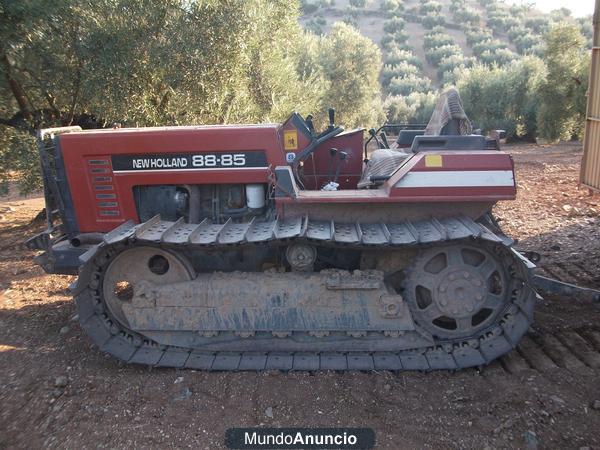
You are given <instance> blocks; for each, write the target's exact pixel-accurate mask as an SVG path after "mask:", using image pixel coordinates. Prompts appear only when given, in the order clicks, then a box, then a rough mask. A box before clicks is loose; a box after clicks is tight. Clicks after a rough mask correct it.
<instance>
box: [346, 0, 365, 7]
mask: <svg viewBox="0 0 600 450" xmlns="http://www.w3.org/2000/svg"><path fill="white" fill-rule="evenodd" d="M348 3H349V4H350V6H354V7H355V8H365V7H366V6H367V0H349V2H348Z"/></svg>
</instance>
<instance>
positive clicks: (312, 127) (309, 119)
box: [305, 114, 315, 134]
mask: <svg viewBox="0 0 600 450" xmlns="http://www.w3.org/2000/svg"><path fill="white" fill-rule="evenodd" d="M305 122H306V125H307V126H308V131H310V134H315V124H314V123H313V115H312V114H309V115H308V116H306V119H305Z"/></svg>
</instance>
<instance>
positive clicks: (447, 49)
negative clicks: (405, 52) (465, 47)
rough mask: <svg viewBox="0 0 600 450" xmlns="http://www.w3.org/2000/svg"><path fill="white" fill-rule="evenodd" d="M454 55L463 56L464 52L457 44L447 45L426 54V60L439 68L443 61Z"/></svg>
mask: <svg viewBox="0 0 600 450" xmlns="http://www.w3.org/2000/svg"><path fill="white" fill-rule="evenodd" d="M453 55H458V56H461V55H462V50H461V49H460V47H459V46H458V45H456V44H446V45H442V46H440V47H436V48H434V49H431V50H428V51H427V52H425V58H426V59H427V61H429V63H430V64H432V65H434V66H437V65H438V64H439V63H440V61H441V60H442V59H445V58H448V57H450V56H453Z"/></svg>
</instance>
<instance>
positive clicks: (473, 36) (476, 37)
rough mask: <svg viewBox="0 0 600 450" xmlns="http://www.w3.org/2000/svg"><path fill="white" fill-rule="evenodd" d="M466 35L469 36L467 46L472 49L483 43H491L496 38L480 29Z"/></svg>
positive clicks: (469, 31) (467, 32) (470, 31)
mask: <svg viewBox="0 0 600 450" xmlns="http://www.w3.org/2000/svg"><path fill="white" fill-rule="evenodd" d="M465 35H466V36H467V45H469V46H471V47H472V46H474V45H475V44H479V43H481V42H485V41H491V40H492V39H493V38H494V36H492V34H491V33H490V32H489V31H484V30H482V29H480V28H476V29H472V30H468V31H466V32H465Z"/></svg>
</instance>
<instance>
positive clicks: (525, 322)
mask: <svg viewBox="0 0 600 450" xmlns="http://www.w3.org/2000/svg"><path fill="white" fill-rule="evenodd" d="M234 225H235V229H236V230H238V232H234ZM183 227H185V231H183V230H182V228H183ZM207 227H209V228H207ZM253 229H254V230H256V232H257V233H258V232H259V231H260V232H261V236H262V239H260V240H256V239H252V235H250V234H249V233H250V230H253ZM366 229H371V230H379V231H380V232H381V235H378V236H380V237H381V239H375V238H376V237H377V236H375V234H374V232H372V233H370V236H368V237H367V234H369V233H364V232H363V231H362V230H366ZM199 230H201V231H199ZM227 230H229V231H227ZM240 230H241V231H240ZM261 230H262V231H261ZM277 230H279V231H277ZM282 230H283V231H282ZM311 230H313V232H311ZM314 230H316V231H314ZM323 230H325V231H323ZM340 230H343V232H342V231H340ZM359 230H361V232H360V233H359V232H358V231H359ZM385 230H388V232H387V233H386V232H385ZM390 230H392V231H394V232H393V233H392V232H391V231H390ZM400 231H402V233H400ZM176 232H177V233H176ZM175 236H177V238H175ZM348 236H350V237H348ZM393 236H396V237H397V238H399V237H400V236H403V238H402V239H403V241H402V242H399V241H398V240H397V241H396V243H394V241H393V238H392V237H393ZM383 237H385V239H383ZM296 239H299V240H301V239H306V240H313V241H315V240H316V241H319V242H320V243H327V244H328V245H332V246H347V245H348V244H354V245H355V246H357V247H364V246H368V247H367V248H373V246H375V247H377V246H379V247H392V248H396V249H402V247H404V246H415V245H419V246H432V245H436V244H438V243H441V242H448V241H456V242H460V241H468V242H470V243H473V242H487V243H488V244H489V243H493V244H494V245H496V246H497V250H498V251H499V252H502V253H503V254H504V258H506V259H508V260H509V261H510V262H509V263H510V264H511V271H512V275H513V277H514V279H515V280H516V285H515V290H514V292H513V295H512V296H511V303H510V304H509V305H508V307H507V308H506V310H505V311H504V312H503V314H502V315H501V317H500V318H499V319H498V321H497V323H495V324H494V325H493V326H490V327H489V328H487V329H486V330H484V331H482V332H481V333H479V334H477V335H474V336H471V337H470V338H469V339H462V340H446V341H442V340H438V341H435V342H434V344H433V345H429V346H426V347H418V348H414V349H411V350H403V351H398V352H319V353H309V352H264V353H254V352H229V351H227V352H225V351H220V352H219V351H199V350H195V349H189V348H181V347H174V346H165V345H158V344H157V343H155V342H153V341H151V340H150V339H148V338H146V337H144V336H141V335H139V334H138V333H136V332H133V331H130V330H128V329H126V328H124V327H123V326H122V325H121V324H120V323H119V322H118V321H116V320H113V318H111V315H110V313H109V311H108V310H107V308H106V305H105V303H104V302H103V300H102V294H101V292H102V286H101V283H102V275H103V271H104V270H105V269H106V267H107V266H108V264H109V263H110V261H111V258H112V257H113V256H114V255H115V253H116V251H117V250H116V249H117V248H118V247H119V246H135V245H141V244H144V243H146V242H152V243H154V244H159V245H161V246H166V247H169V248H174V249H176V248H178V247H180V248H183V247H184V246H185V248H186V249H189V248H190V247H194V246H198V247H199V248H200V247H202V248H205V247H206V246H209V245H210V248H212V249H215V248H217V249H218V247H219V246H230V245H233V244H235V245H254V244H257V243H269V244H274V245H282V244H287V243H289V242H291V241H293V240H296ZM348 239H352V240H355V242H348ZM199 240H201V241H202V242H198V241H199ZM232 241H235V242H233V244H232ZM374 241H377V242H378V243H377V244H372V243H371V244H367V243H366V242H374ZM509 245H510V242H509V241H508V240H507V239H506V238H505V237H504V236H499V235H496V234H494V233H493V232H491V231H490V230H489V229H488V228H486V227H485V226H484V225H482V224H480V223H478V222H475V221H472V220H471V219H468V218H466V217H456V218H449V219H444V221H443V222H442V221H438V220H435V219H432V220H430V221H428V220H423V221H420V222H416V223H411V222H408V221H407V222H404V223H402V224H369V225H368V226H365V225H363V224H345V226H344V224H334V223H330V222H324V223H318V222H312V221H310V220H309V219H308V218H302V219H296V220H294V221H287V222H280V221H278V220H275V221H273V222H269V223H261V224H254V223H251V224H227V223H226V224H224V225H207V224H205V223H203V224H199V225H191V224H184V223H182V222H164V221H161V220H160V218H159V217H157V218H153V219H151V220H150V221H148V222H146V223H143V224H140V225H134V224H132V223H129V222H128V223H126V224H123V225H122V226H121V227H119V228H117V229H115V230H114V231H113V232H110V233H108V234H107V235H106V236H105V239H104V242H103V243H101V244H99V245H98V246H96V247H95V248H94V249H92V250H90V251H89V252H88V253H86V254H85V255H84V256H83V257H82V259H83V260H84V264H83V266H82V268H81V270H80V276H79V279H78V281H77V285H76V287H75V289H74V294H75V300H76V303H77V308H78V312H79V319H80V322H81V325H82V327H83V329H84V330H85V331H86V333H87V334H88V335H89V336H90V338H91V339H92V340H93V341H94V343H95V344H96V345H97V346H98V347H99V348H100V349H101V350H102V351H105V352H107V353H110V354H111V355H113V356H115V357H117V358H118V359H120V360H122V361H124V362H127V363H136V364H145V365H150V366H158V367H177V368H189V369H199V370H392V371H401V370H420V371H429V370H441V369H443V370H457V369H462V368H466V367H473V366H483V365H486V364H489V363H490V362H492V361H494V360H495V359H497V358H499V357H500V356H502V355H504V354H506V353H508V352H509V351H510V350H512V349H513V348H515V347H516V346H517V344H518V343H519V341H520V340H521V338H522V336H523V335H524V334H525V333H526V331H527V329H528V328H529V326H530V324H531V322H532V319H533V306H534V303H535V299H536V294H535V292H534V291H533V289H531V288H530V286H529V283H528V268H527V267H526V265H525V263H524V262H523V260H521V259H520V255H518V253H516V252H514V251H513V250H512V249H510V247H509ZM346 248H347V247H346ZM381 337H382V338H383V337H384V335H383V332H382V333H381ZM357 339H360V338H357Z"/></svg>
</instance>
